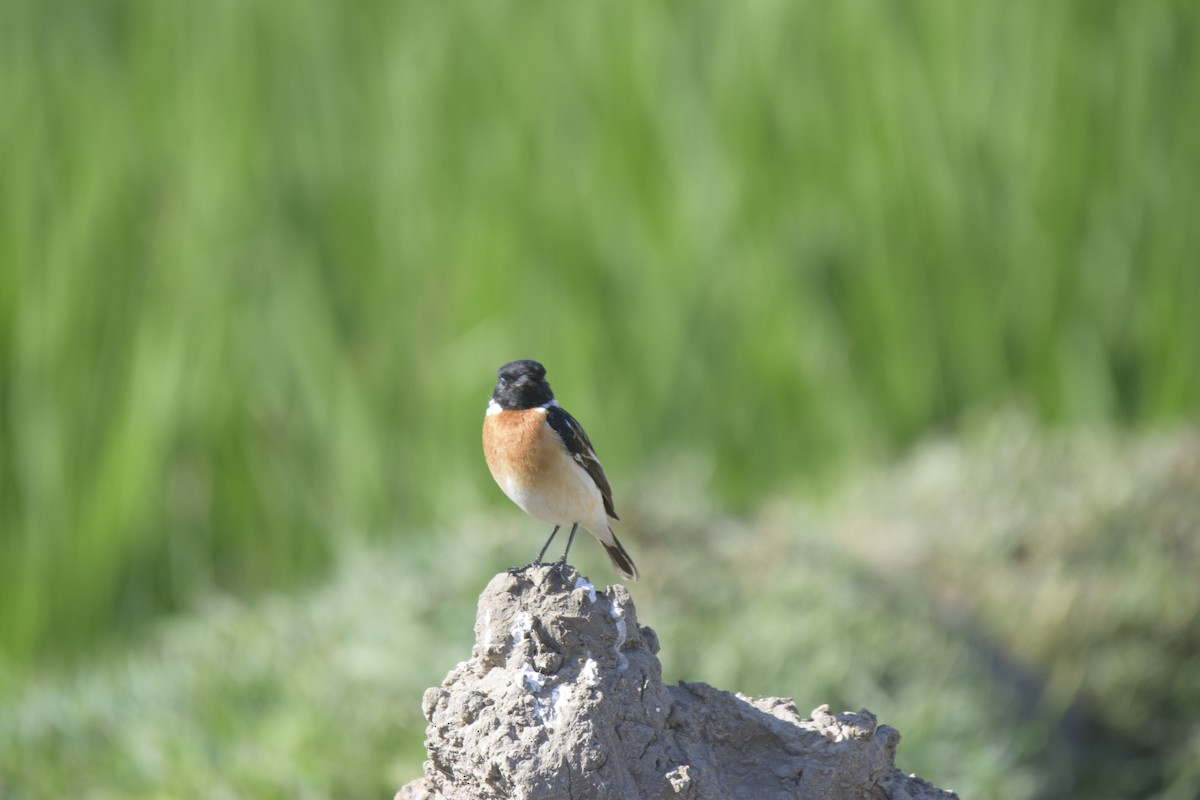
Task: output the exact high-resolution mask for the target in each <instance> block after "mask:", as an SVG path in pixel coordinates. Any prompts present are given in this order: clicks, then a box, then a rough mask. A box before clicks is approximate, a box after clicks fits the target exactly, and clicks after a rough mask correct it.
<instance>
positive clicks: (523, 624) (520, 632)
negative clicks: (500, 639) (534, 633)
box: [508, 611, 533, 642]
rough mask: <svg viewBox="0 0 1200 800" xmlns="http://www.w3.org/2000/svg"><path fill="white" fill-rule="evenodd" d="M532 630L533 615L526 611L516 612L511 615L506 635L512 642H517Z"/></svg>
mask: <svg viewBox="0 0 1200 800" xmlns="http://www.w3.org/2000/svg"><path fill="white" fill-rule="evenodd" d="M531 630H533V615H532V614H530V613H529V612H528V611H518V612H517V613H516V614H513V621H512V627H510V628H509V629H508V633H509V635H510V636H512V640H513V642H519V641H521V640H522V639H524V638H525V634H527V633H529V632H530V631H531Z"/></svg>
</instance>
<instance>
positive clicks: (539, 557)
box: [533, 525, 575, 565]
mask: <svg viewBox="0 0 1200 800" xmlns="http://www.w3.org/2000/svg"><path fill="white" fill-rule="evenodd" d="M561 527H562V526H561V525H555V526H554V530H552V531H550V538H549V539H547V540H546V543H545V544H544V545H542V550H541V552H540V553H538V554H537V558H535V559H534V560H533V563H534V564H535V565H536V564H541V563H542V556H544V555H546V550H547V548H549V547H550V543H551V542H553V541H554V537H555V536H557V535H558V529H559V528H561ZM571 535H572V536H574V535H575V533H574V531H572V532H571ZM568 546H569V545H568Z"/></svg>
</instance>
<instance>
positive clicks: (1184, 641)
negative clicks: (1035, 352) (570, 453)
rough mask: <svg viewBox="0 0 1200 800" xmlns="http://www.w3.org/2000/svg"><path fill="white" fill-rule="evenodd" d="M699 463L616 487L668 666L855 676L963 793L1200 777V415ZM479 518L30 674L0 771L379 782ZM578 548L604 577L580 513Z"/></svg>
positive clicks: (460, 596) (1183, 781)
mask: <svg viewBox="0 0 1200 800" xmlns="http://www.w3.org/2000/svg"><path fill="white" fill-rule="evenodd" d="M1131 468H1132V469H1134V470H1135V471H1136V474H1137V476H1138V479H1137V480H1136V481H1130V479H1129V475H1130V470H1131ZM709 477H711V476H707V477H706V475H705V474H704V472H703V471H697V470H696V469H695V464H694V462H693V467H692V468H691V469H689V468H687V467H684V466H680V467H678V468H676V469H672V470H666V471H664V472H662V473H661V474H660V475H658V476H657V477H656V478H653V479H649V478H648V479H647V480H645V481H642V482H640V484H639V486H638V489H637V490H636V492H634V494H633V496H632V497H631V498H630V503H629V504H628V509H629V517H630V520H629V524H630V526H631V527H632V526H634V525H636V526H637V530H641V531H650V530H652V531H654V536H653V537H649V536H644V537H642V538H643V540H642V541H640V542H639V545H640V548H639V549H638V550H637V551H636V555H637V557H638V559H639V565H640V566H641V567H642V568H643V573H644V575H643V580H641V581H639V582H638V583H637V584H636V585H633V586H632V587H630V588H631V590H632V591H633V594H634V599H635V602H636V603H637V604H638V617H639V620H640V621H641V623H642V624H646V625H650V626H652V627H654V628H655V630H656V631H657V632H658V634H659V636H660V640H661V643H662V652H661V653H660V657H661V658H662V660H663V668H664V680H666V681H668V682H672V681H675V680H679V679H686V680H703V681H706V682H709V683H711V684H713V685H716V686H718V687H721V688H725V689H739V690H741V691H743V692H745V693H749V694H754V695H790V696H793V697H794V698H795V700H796V703H797V706H798V708H799V709H800V711H801V712H802V713H806V712H807V711H808V710H809V709H811V708H814V707H816V706H817V705H819V704H821V703H830V704H832V706H833V707H834V708H835V709H842V708H848V709H852V710H854V709H858V708H860V707H862V706H866V707H867V708H870V709H871V710H872V711H874V712H875V713H876V714H877V715H878V716H879V718H880V721H881V722H884V723H887V724H890V725H893V726H895V727H897V728H898V729H899V730H900V731H901V733H902V734H903V737H904V738H903V740H902V742H901V744H900V749H899V752H898V755H897V763H898V765H899V766H900V768H901V769H903V770H905V771H906V772H913V771H915V772H916V773H917V774H919V775H921V776H922V777H924V778H926V779H928V780H931V781H933V782H934V783H936V784H937V785H940V786H944V787H948V788H953V789H955V790H957V791H958V792H959V793H960V796H961V797H962V798H964V800H968V798H969V799H970V800H1025V799H1027V798H1028V799H1030V800H1032V799H1033V798H1056V800H1060V799H1062V798H1088V800H1110V799H1111V800H1117V798H1131V797H1136V798H1141V799H1142V800H1193V798H1195V797H1196V796H1197V795H1198V794H1200V673H1198V672H1197V671H1196V669H1195V654H1196V653H1197V652H1200V625H1198V624H1197V622H1198V621H1200V585H1198V584H1197V582H1196V580H1195V576H1196V574H1197V572H1198V571H1200V539H1198V538H1197V536H1196V532H1197V529H1198V527H1200V494H1198V493H1197V492H1196V487H1197V485H1200V430H1195V429H1193V430H1190V431H1187V430H1183V431H1178V432H1176V433H1175V434H1174V435H1172V436H1156V437H1146V438H1142V439H1139V440H1135V441H1121V440H1117V439H1113V438H1112V437H1109V436H1100V435H1096V434H1087V435H1072V436H1070V437H1067V438H1064V437H1059V436H1054V437H1050V438H1049V439H1048V440H1043V438H1042V436H1041V435H1040V434H1038V433H1037V432H1036V430H1035V429H1034V428H1032V427H1031V426H1030V425H1028V424H1025V423H1022V422H1019V421H1014V420H1011V419H1000V420H999V421H997V422H989V423H987V424H983V425H978V426H974V427H973V432H972V433H971V434H970V435H969V436H968V443H967V444H965V445H958V444H952V443H945V442H943V443H932V444H930V445H928V446H925V447H923V448H921V449H920V451H919V452H918V453H916V454H915V455H914V456H913V457H911V458H909V459H908V460H906V461H905V462H902V463H901V464H900V465H899V466H898V467H895V468H892V469H890V470H887V471H883V472H879V473H871V474H868V475H866V476H864V477H862V478H859V479H856V480H854V481H853V482H852V484H851V486H850V487H849V488H847V489H845V490H843V491H841V492H839V493H838V494H837V496H836V497H835V498H834V499H833V500H832V501H830V502H828V503H826V504H825V505H824V506H814V505H813V504H810V503H802V502H797V501H796V500H794V499H788V498H776V499H774V500H772V501H770V502H768V503H766V504H764V505H763V506H762V508H761V510H760V511H759V512H758V513H756V514H754V515H753V516H752V517H751V518H745V517H730V516H727V515H722V514H721V513H720V512H719V511H718V510H716V509H714V508H713V507H712V506H711V505H710V503H711V495H710V494H709V493H708V492H707V491H706V481H707V480H708V478H709ZM481 519H484V518H483V517H471V518H468V519H465V520H463V525H462V527H461V528H458V529H450V530H440V531H436V533H437V538H438V539H439V540H440V542H434V541H432V540H430V539H425V540H424V543H423V544H420V545H417V546H410V545H408V544H404V545H399V546H398V545H395V544H393V545H388V546H387V549H380V548H377V547H371V548H364V549H359V550H357V551H356V552H353V553H351V554H349V555H347V556H346V557H345V558H343V559H342V560H341V564H340V567H339V568H338V569H337V571H336V574H335V575H334V577H333V578H332V580H330V581H328V582H327V583H326V584H324V585H322V586H320V587H319V588H317V589H316V590H315V591H313V592H311V593H309V594H306V595H303V596H300V597H298V598H295V599H286V598H283V597H271V598H267V599H260V600H257V601H255V602H253V603H244V602H242V603H239V602H233V601H230V600H223V601H220V602H217V603H213V604H210V605H209V606H208V607H206V608H205V609H204V610H203V611H202V612H201V613H199V614H197V615H193V616H191V617H188V618H185V619H183V620H178V621H171V622H169V623H167V624H163V625H161V626H159V628H158V629H157V630H156V632H155V634H154V635H153V636H152V637H150V638H149V639H148V640H147V641H146V642H144V643H143V644H141V645H140V646H139V647H138V648H136V649H135V650H134V651H133V652H132V653H130V654H127V655H124V656H121V657H118V658H105V659H99V660H98V661H97V663H95V664H93V666H92V668H91V669H89V670H88V671H87V672H85V673H84V674H82V675H78V676H72V677H70V678H53V679H40V680H37V681H36V682H34V684H33V685H32V686H31V687H30V688H29V690H28V691H27V692H26V693H25V694H24V696H23V697H22V698H20V699H19V700H13V701H10V702H8V703H3V702H0V796H3V797H6V798H12V799H13V800H23V799H24V798H35V797H63V796H80V797H88V798H107V797H112V798H138V797H276V796H279V797H284V796H287V797H389V796H391V794H392V793H393V792H394V791H395V790H396V789H397V788H398V787H399V786H400V785H402V784H403V783H406V782H407V781H409V780H411V779H412V778H415V777H417V776H418V775H420V772H421V762H422V759H423V757H424V753H423V747H422V744H423V732H424V727H425V721H424V719H423V718H422V717H421V712H420V697H421V695H422V692H423V691H424V689H425V688H426V687H428V686H433V685H436V684H438V683H440V682H441V680H442V679H443V677H444V676H445V674H446V673H447V672H448V671H449V670H450V669H452V668H453V666H454V665H455V664H456V663H457V662H459V661H460V660H462V659H464V658H466V657H467V656H468V654H469V652H470V647H471V643H472V625H473V622H474V603H473V600H474V598H475V597H476V596H477V595H478V592H479V591H480V589H481V587H482V586H483V585H484V583H485V582H486V581H487V580H488V579H489V578H490V577H491V576H492V574H493V573H494V572H496V571H497V570H496V566H495V565H496V564H497V563H501V564H503V563H506V561H507V560H509V559H510V555H511V552H510V551H511V548H512V544H513V542H515V541H526V540H528V537H529V533H530V532H529V530H528V525H527V524H526V523H524V522H522V521H521V520H518V519H515V518H514V519H511V520H506V521H504V522H501V523H499V524H497V525H496V533H497V534H498V535H496V536H494V537H492V538H490V539H488V540H486V541H480V539H479V536H478V531H479V527H480V524H481ZM529 543H531V544H532V542H529ZM447 552H453V553H455V554H456V555H455V557H454V558H447V557H446V556H445V553H447ZM576 552H577V555H578V558H577V559H574V560H576V562H577V563H579V565H580V566H581V567H583V568H585V569H586V570H588V571H589V572H590V574H591V576H592V578H593V579H594V580H596V581H597V583H598V584H600V585H603V584H604V583H606V582H608V579H610V578H611V577H612V570H611V567H610V566H609V564H608V563H607V560H606V559H605V557H604V555H603V553H602V552H601V550H600V548H599V547H597V546H596V545H595V543H594V542H592V541H591V539H590V538H588V539H586V541H583V542H580V543H578V544H577V551H576Z"/></svg>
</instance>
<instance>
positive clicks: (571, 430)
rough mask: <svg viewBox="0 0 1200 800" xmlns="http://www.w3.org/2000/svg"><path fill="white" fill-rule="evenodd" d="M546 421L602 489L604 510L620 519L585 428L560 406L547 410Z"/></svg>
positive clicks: (614, 517)
mask: <svg viewBox="0 0 1200 800" xmlns="http://www.w3.org/2000/svg"><path fill="white" fill-rule="evenodd" d="M546 421H547V422H549V423H550V427H551V428H553V429H554V432H555V433H557V434H558V438H559V439H561V440H562V443H563V446H564V447H566V448H567V452H568V453H569V454H570V455H571V458H573V459H575V463H577V464H579V466H581V467H583V468H584V469H585V470H587V474H588V475H591V476H592V480H594V481H595V482H596V486H598V487H599V488H600V494H601V495H602V496H603V497H604V510H605V511H607V512H608V515H609V516H610V517H612V518H613V519H620V517H618V516H617V510H616V509H615V508H613V500H612V488H611V487H610V486H609V485H608V478H607V477H606V476H605V475H604V467H602V466H600V459H598V458H596V451H595V450H594V449H593V448H592V442H591V440H590V439H588V435H587V434H586V433H584V432H583V426H582V425H580V424H579V421H578V420H577V419H575V418H574V417H572V416H571V415H570V414H568V413H567V412H566V411H564V410H563V409H562V408H561V407H559V406H550V407H549V408H547V409H546Z"/></svg>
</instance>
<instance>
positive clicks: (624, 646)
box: [396, 566, 956, 800]
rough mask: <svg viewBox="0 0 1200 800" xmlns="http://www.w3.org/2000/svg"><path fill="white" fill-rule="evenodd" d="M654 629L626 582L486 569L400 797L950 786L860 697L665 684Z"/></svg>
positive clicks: (844, 792)
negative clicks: (908, 754) (640, 615)
mask: <svg viewBox="0 0 1200 800" xmlns="http://www.w3.org/2000/svg"><path fill="white" fill-rule="evenodd" d="M657 653H658V638H657V637H656V636H655V634H654V631H653V630H651V629H650V628H648V627H642V626H639V625H638V621H637V612H636V610H635V609H634V606H633V602H632V600H631V598H630V596H629V592H628V591H627V590H626V589H625V587H623V586H619V585H618V586H610V587H609V588H608V590H607V591H606V592H604V593H602V594H601V593H598V592H597V591H596V590H595V588H594V587H593V586H592V585H591V584H590V583H588V582H587V581H586V580H585V579H584V578H582V577H581V576H580V575H579V574H578V573H577V572H575V571H574V570H573V569H570V568H567V569H565V570H562V571H560V570H557V569H555V568H553V567H549V566H541V567H533V568H529V569H527V570H525V571H523V572H520V573H518V574H509V573H503V574H500V575H497V576H496V577H495V578H493V579H492V580H491V582H490V583H489V584H488V586H487V588H486V589H485V590H484V592H483V594H482V596H481V597H480V599H479V611H478V616H477V618H476V621H475V647H474V649H473V652H472V656H471V659H470V660H469V661H464V662H462V663H460V664H459V665H458V666H456V667H455V668H454V669H452V670H451V671H450V674H449V675H447V676H446V680H445V681H443V683H442V685H441V686H440V687H437V688H432V689H429V690H428V691H426V692H425V697H424V704H423V709H424V712H425V717H426V719H428V720H429V727H428V730H427V736H428V738H427V741H426V746H427V750H428V756H429V757H428V760H427V761H426V762H425V775H424V777H423V778H419V779H417V780H416V781H413V782H412V783H410V784H408V785H407V786H405V787H404V788H403V789H401V790H400V792H399V793H398V794H397V795H396V797H397V800H427V799H435V798H436V799H439V800H483V799H484V798H522V799H523V800H537V799H538V798H554V799H555V800H574V799H577V800H584V798H587V800H602V799H603V798H614V799H617V798H619V799H620V800H629V799H630V798H664V800H665V799H666V798H673V799H675V800H680V799H682V798H688V799H689V800H718V799H720V800H725V799H726V798H747V800H773V799H774V798H780V799H782V798H831V799H832V798H846V799H847V800H849V798H855V799H856V800H861V799H863V798H880V800H882V799H883V798H893V799H894V800H908V799H909V798H912V800H934V798H938V800H946V799H947V798H954V797H956V795H954V794H953V793H951V792H946V791H943V790H941V789H938V788H936V787H934V786H932V785H931V784H929V783H927V782H925V781H923V780H921V779H920V778H917V777H915V776H906V775H904V774H903V773H901V772H900V771H899V770H898V769H897V768H896V765H895V754H896V745H897V744H898V743H899V741H900V734H899V732H897V731H896V730H895V729H894V728H891V727H889V726H887V725H879V724H878V723H877V722H876V720H875V716H874V715H873V714H871V713H870V712H869V711H866V710H865V709H864V710H862V711H859V712H857V713H850V712H844V713H840V714H832V713H830V712H829V710H828V707H826V706H822V707H820V708H818V709H816V710H815V711H813V712H812V718H811V719H804V718H803V717H801V716H800V714H799V713H798V712H797V711H796V707H795V705H794V704H793V703H792V701H791V700H788V699H783V698H777V697H767V698H758V699H755V698H751V697H746V696H744V695H741V694H735V693H730V692H724V691H720V690H718V689H714V688H713V687H711V686H708V685H706V684H703V683H680V684H679V685H678V686H665V685H663V682H662V667H661V665H660V663H659V660H658V657H657V655H656V654H657Z"/></svg>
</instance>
